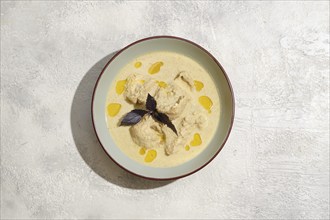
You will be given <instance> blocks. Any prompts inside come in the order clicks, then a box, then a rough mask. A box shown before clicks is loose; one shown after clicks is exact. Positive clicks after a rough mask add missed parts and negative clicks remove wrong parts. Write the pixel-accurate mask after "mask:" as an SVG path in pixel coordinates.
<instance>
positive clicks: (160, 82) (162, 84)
mask: <svg viewBox="0 0 330 220" xmlns="http://www.w3.org/2000/svg"><path fill="white" fill-rule="evenodd" d="M156 82H157V84H158V86H159V87H161V88H166V87H167V83H166V82H164V81H158V80H157V81H156Z"/></svg>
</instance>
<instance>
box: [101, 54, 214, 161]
mask: <svg viewBox="0 0 330 220" xmlns="http://www.w3.org/2000/svg"><path fill="white" fill-rule="evenodd" d="M148 94H150V95H151V96H152V97H153V98H154V99H155V100H156V102H157V107H156V108H157V110H158V111H159V112H161V113H163V114H166V115H167V116H168V118H169V119H170V121H171V122H172V123H173V125H174V126H175V128H176V131H177V134H176V133H175V132H174V131H173V129H170V128H169V127H168V126H167V125H165V124H163V123H160V122H159V121H156V120H155V119H154V118H153V117H151V116H150V115H149V114H145V115H144V116H143V117H142V119H141V120H140V121H139V122H138V123H137V124H134V125H131V126H119V125H120V123H121V120H122V119H123V118H124V116H125V115H126V114H127V113H129V112H130V111H132V110H133V109H145V105H146V100H147V96H148ZM105 114H106V119H107V126H108V129H109V133H110V135H111V136H112V138H113V139H114V141H115V143H116V145H117V146H118V147H119V148H120V149H121V150H122V151H123V152H124V153H125V154H126V155H128V156H129V157H130V158H131V159H133V160H135V161H138V162H140V163H143V164H145V165H148V166H153V167H171V166H176V165H179V164H181V163H184V162H186V161H188V160H190V159H192V158H194V157H195V156H197V155H198V154H199V153H200V152H202V151H203V150H204V149H205V148H206V147H207V145H208V143H209V142H210V140H211V138H212V137H213V135H214V133H215V130H216V127H217V125H218V123H219V119H220V106H219V95H218V92H217V89H216V86H215V84H214V82H213V81H212V78H211V76H210V75H209V74H208V73H207V72H206V71H205V70H204V69H203V68H202V66H200V65H199V64H198V63H197V62H195V61H194V60H192V59H190V58H188V57H186V56H182V55H180V54H177V53H172V52H154V53H150V54H145V55H142V56H139V57H136V59H134V60H132V61H131V62H130V63H128V64H127V65H126V66H125V67H124V68H123V69H122V70H121V71H120V72H119V73H118V75H117V76H116V77H115V80H114V81H113V83H112V85H111V86H110V89H109V92H108V95H107V100H106V109H105Z"/></svg>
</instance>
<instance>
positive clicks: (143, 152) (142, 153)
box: [139, 147, 146, 155]
mask: <svg viewBox="0 0 330 220" xmlns="http://www.w3.org/2000/svg"><path fill="white" fill-rule="evenodd" d="M145 153H146V149H145V148H144V147H141V148H140V151H139V154H141V155H144V154H145Z"/></svg>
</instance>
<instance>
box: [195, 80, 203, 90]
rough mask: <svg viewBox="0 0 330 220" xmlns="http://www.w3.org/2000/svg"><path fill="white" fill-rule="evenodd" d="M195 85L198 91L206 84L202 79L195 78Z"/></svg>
mask: <svg viewBox="0 0 330 220" xmlns="http://www.w3.org/2000/svg"><path fill="white" fill-rule="evenodd" d="M194 85H195V88H196V91H198V92H199V91H201V90H202V89H203V88H204V84H203V83H202V82H201V81H197V80H194Z"/></svg>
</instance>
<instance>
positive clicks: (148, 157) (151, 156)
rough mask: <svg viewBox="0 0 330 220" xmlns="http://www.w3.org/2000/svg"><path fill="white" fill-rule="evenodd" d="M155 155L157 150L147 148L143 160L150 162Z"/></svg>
mask: <svg viewBox="0 0 330 220" xmlns="http://www.w3.org/2000/svg"><path fill="white" fill-rule="evenodd" d="M156 157H157V151H155V150H149V151H148V153H147V155H146V157H145V158H144V162H146V163H150V162H152V161H153V160H154V159H155V158H156Z"/></svg>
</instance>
